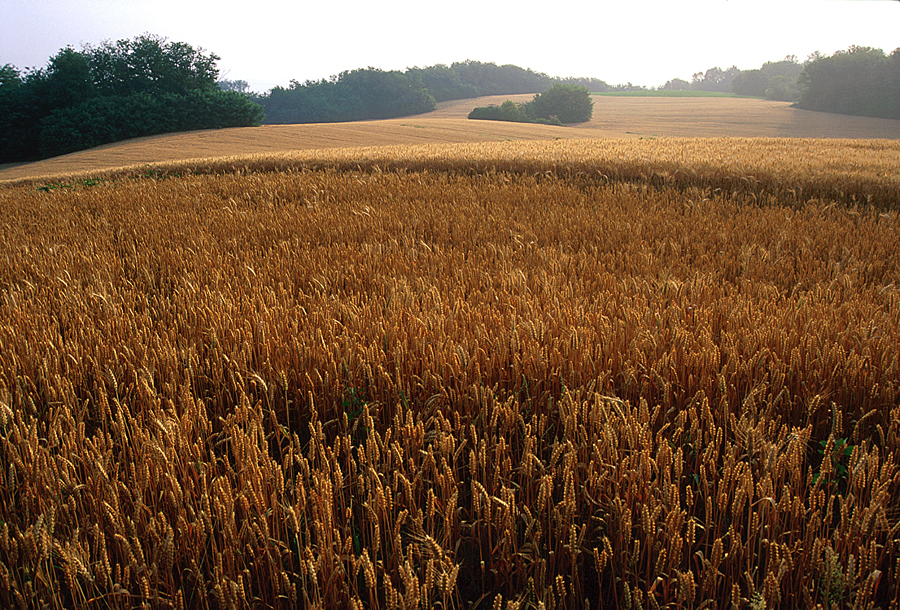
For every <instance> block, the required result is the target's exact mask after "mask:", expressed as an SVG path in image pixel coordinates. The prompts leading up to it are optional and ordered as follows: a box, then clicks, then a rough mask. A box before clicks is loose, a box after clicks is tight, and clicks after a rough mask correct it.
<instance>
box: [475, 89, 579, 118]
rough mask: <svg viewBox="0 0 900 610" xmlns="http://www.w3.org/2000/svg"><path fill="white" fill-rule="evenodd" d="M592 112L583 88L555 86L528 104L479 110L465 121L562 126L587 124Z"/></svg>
mask: <svg viewBox="0 0 900 610" xmlns="http://www.w3.org/2000/svg"><path fill="white" fill-rule="evenodd" d="M593 111H594V102H593V100H591V94H590V92H589V91H588V90H587V88H586V87H579V86H576V85H566V84H562V83H556V84H554V85H553V86H552V87H550V89H548V90H547V91H545V92H544V93H538V94H537V95H535V96H534V99H533V100H531V101H530V102H526V103H524V104H516V103H515V102H513V101H512V100H506V101H505V102H503V104H501V105H500V106H496V105H493V104H492V105H490V106H479V107H477V108H475V109H473V110H472V112H470V113H469V118H470V119H485V120H489V121H512V122H515V123H545V124H550V125H562V124H564V123H584V122H585V121H590V120H591V115H592V114H593Z"/></svg>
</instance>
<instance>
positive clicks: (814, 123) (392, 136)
mask: <svg viewBox="0 0 900 610" xmlns="http://www.w3.org/2000/svg"><path fill="white" fill-rule="evenodd" d="M532 97H533V96H532V95H512V96H488V97H482V98H477V99H469V100H456V101H452V102H444V103H441V104H439V105H438V108H437V110H435V111H434V112H430V113H427V114H422V115H418V116H413V117H405V118H400V119H390V120H384V121H361V122H353V123H324V124H310V125H263V126H261V127H240V128H233V129H219V130H211V131H199V132H188V133H177V134H166V135H161V136H150V137H146V138H138V139H135V140H130V141H126V142H117V143H114V144H109V145H106V146H100V147H97V148H94V149H91V150H85V151H80V152H76V153H72V154H68V155H63V156H61V157H56V158H52V159H45V160H43V161H38V162H36V163H26V164H20V165H13V166H6V167H4V166H0V181H4V180H16V179H21V178H36V177H49V176H57V175H61V174H72V173H77V174H84V173H89V172H97V171H102V170H104V169H106V168H109V167H121V166H133V165H141V164H148V163H149V164H153V163H164V162H177V161H182V160H184V159H199V158H208V157H222V156H233V155H237V156H243V155H248V154H281V153H285V152H289V151H296V150H319V149H331V148H349V147H356V146H397V145H432V144H452V143H457V144H459V143H477V142H504V141H515V142H524V141H530V140H557V139H584V138H593V139H596V138H615V139H640V138H673V137H677V138H694V137H704V138H707V137H715V138H721V137H728V138H750V137H754V138H755V137H759V138H776V137H781V138H784V137H788V138H830V139H889V140H891V139H892V140H897V139H900V121H895V120H888V119H873V118H866V117H853V116H846V115H838V114H830V113H825V112H810V111H806V110H799V109H796V108H791V107H790V104H789V103H787V102H770V101H767V100H759V99H748V98H650V97H630V98H629V97H604V96H594V97H593V99H594V114H593V118H592V120H591V121H589V122H587V123H583V124H579V125H572V126H568V127H554V126H549V125H535V124H523V123H504V122H499V121H470V120H467V119H466V116H467V115H468V114H469V112H470V111H471V110H472V109H473V108H474V107H476V106H485V105H488V104H501V103H502V102H503V101H504V100H506V99H507V98H509V99H513V100H516V101H518V102H526V101H529V100H530V99H531V98H532Z"/></svg>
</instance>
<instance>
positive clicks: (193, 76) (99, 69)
mask: <svg viewBox="0 0 900 610" xmlns="http://www.w3.org/2000/svg"><path fill="white" fill-rule="evenodd" d="M218 59H219V58H218V56H216V55H214V54H211V53H205V52H204V51H203V50H202V49H195V48H193V47H191V46H190V45H188V44H185V43H183V42H169V41H167V40H166V39H164V38H160V37H157V36H153V35H150V34H145V35H143V36H139V37H137V38H135V39H133V40H119V41H117V42H115V43H113V42H104V43H103V44H102V45H100V46H98V47H92V46H89V45H86V46H85V47H84V48H83V49H82V50H81V51H76V50H74V49H72V48H71V47H67V48H65V49H62V50H60V51H59V53H57V54H56V55H55V56H54V57H52V58H50V61H49V62H48V64H47V66H46V67H45V68H41V69H33V70H27V71H26V72H25V73H24V74H22V73H20V72H19V70H18V69H17V68H15V67H14V66H11V65H9V64H7V65H5V66H3V67H2V69H0V162H12V161H28V160H33V159H38V158H42V157H47V156H53V155H58V154H62V153H66V152H71V151H74V150H79V149H82V148H87V147H90V146H96V145H98V144H104V143H107V142H114V141H117V140H121V139H123V138H132V137H137V136H144V135H151V134H157V133H164V132H167V131H175V130H184V129H208V128H216V127H232V126H243V125H258V124H259V123H260V122H261V121H262V111H261V108H260V107H259V106H258V105H256V104H254V103H252V102H251V101H250V100H249V99H248V98H247V97H246V96H241V95H239V94H235V93H226V92H223V91H221V90H220V89H219V87H218V86H217V84H216V77H217V75H218V70H217V68H216V61H218Z"/></svg>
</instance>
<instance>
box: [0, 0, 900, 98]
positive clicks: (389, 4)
mask: <svg viewBox="0 0 900 610" xmlns="http://www.w3.org/2000/svg"><path fill="white" fill-rule="evenodd" d="M531 7H533V8H531ZM145 32H149V33H152V34H157V35H160V36H164V37H166V38H168V39H169V40H171V41H175V42H185V43H188V44H190V45H191V46H193V47H195V48H196V47H202V48H203V49H205V50H206V51H208V52H212V53H215V54H216V55H218V56H219V57H221V59H220V60H219V62H218V68H219V71H220V78H228V79H232V80H245V81H247V82H248V83H249V84H250V87H251V89H253V90H255V91H267V90H268V89H270V88H272V87H273V86H276V85H281V86H288V85H289V83H290V81H291V79H296V80H298V81H301V82H302V81H305V80H307V79H312V80H317V79H320V78H327V77H329V76H331V75H335V74H338V73H340V72H342V71H344V70H352V69H355V68H364V67H369V66H372V67H376V68H381V69H384V70H404V69H406V68H408V67H413V66H420V67H424V66H429V65H433V64H437V63H444V64H450V63H453V62H455V61H465V60H466V59H473V60H477V61H483V62H495V63H497V64H506V63H511V64H515V65H517V66H520V67H523V68H531V69H533V70H535V71H538V72H545V73H547V74H549V75H551V76H579V77H594V78H599V79H602V80H604V81H606V82H607V83H609V84H612V85H615V84H620V83H626V82H631V83H634V84H636V85H645V86H648V87H653V86H659V85H663V84H664V83H665V82H666V81H667V80H669V79H672V78H683V79H685V80H690V79H691V75H692V74H694V73H695V72H702V71H705V70H706V69H707V68H711V67H715V66H718V67H721V68H723V69H725V68H728V67H730V66H732V65H736V66H737V67H738V68H740V69H743V70H749V69H753V68H758V67H760V66H761V65H762V64H763V63H764V62H766V61H777V60H780V59H783V58H784V57H785V56H787V55H796V56H797V57H798V58H799V59H800V60H803V59H805V58H806V57H807V56H808V55H809V54H810V53H812V52H814V51H820V52H822V53H826V54H831V53H834V52H835V51H838V50H843V49H847V48H848V47H850V46H851V45H859V46H868V47H877V48H881V49H883V50H884V51H885V52H886V53H890V52H891V51H893V50H894V49H895V48H897V47H900V2H898V1H897V0H683V1H681V2H678V1H672V0H666V1H660V0H646V1H643V2H640V1H629V0H621V1H618V2H609V1H603V0H594V1H588V0H584V1H580V0H555V1H552V2H548V1H543V2H530V1H528V0H519V1H509V0H503V1H502V2H500V1H494V0H455V1H447V2H429V1H427V0H418V1H415V2H413V1H412V0H384V1H382V2H380V3H378V2H372V1H371V0H316V2H308V1H306V2H304V1H300V2H296V1H290V0H280V1H274V0H252V1H243V2H232V1H230V0H216V1H211V0H0V65H2V64H7V63H10V64H13V65H14V66H16V67H18V68H19V69H23V68H25V67H26V66H31V67H44V66H45V65H46V64H47V60H48V59H49V58H50V56H52V55H55V54H56V53H57V51H59V49H61V48H63V47H65V46H67V45H71V46H73V47H74V48H76V49H79V48H81V46H82V45H83V44H85V43H87V44H91V45H94V46H96V45H98V44H100V43H101V42H103V41H104V40H113V41H115V40H119V39H123V38H129V39H130V38H134V37H135V36H138V35H140V34H143V33H145Z"/></svg>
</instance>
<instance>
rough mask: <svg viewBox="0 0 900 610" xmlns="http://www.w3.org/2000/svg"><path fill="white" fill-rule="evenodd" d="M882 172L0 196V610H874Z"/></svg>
mask: <svg viewBox="0 0 900 610" xmlns="http://www.w3.org/2000/svg"><path fill="white" fill-rule="evenodd" d="M801 150H808V151H811V152H815V155H811V154H798V151H801ZM725 151H727V153H728V154H727V155H726V154H725ZM898 152H900V147H898V146H896V145H895V144H893V143H889V142H868V143H848V142H830V141H829V142H810V141H803V142H784V141H777V140H773V141H765V140H759V141H751V140H747V141H733V142H715V143H710V142H707V143H706V146H705V147H704V144H703V142H700V141H659V142H656V141H651V142H643V143H640V144H639V143H622V142H619V143H615V144H611V143H610V144H609V145H608V146H607V145H606V144H604V143H597V142H593V143H591V142H581V141H577V142H568V143H555V142H551V143H544V144H528V145H522V146H520V147H518V148H513V147H508V146H505V145H490V146H488V145H484V146H478V147H472V146H461V147H450V148H407V149H385V150H375V149H371V150H363V151H360V150H357V151H344V152H341V151H339V152H333V153H330V156H325V155H324V154H321V153H317V154H310V155H308V156H306V157H302V158H301V157H278V158H275V157H272V158H253V159H244V160H240V161H238V160H231V159H225V160H222V159H220V160H214V161H209V162H204V163H195V164H193V165H190V166H181V167H180V168H175V167H170V168H168V169H165V171H164V172H163V173H160V174H157V175H153V176H141V175H135V174H127V173H120V174H115V175H113V174H110V175H108V176H107V178H106V180H107V182H103V183H99V184H94V183H91V184H83V183H82V184H73V185H72V186H71V188H48V189H43V190H41V189H36V188H35V185H34V184H29V183H20V184H16V185H6V186H4V187H3V188H2V189H0V204H2V205H3V208H4V210H5V211H6V214H7V215H6V218H5V220H4V222H3V226H2V237H0V240H2V245H0V248H2V249H0V452H2V455H3V464H4V468H3V469H2V472H0V495H2V501H0V507H2V508H0V520H2V523H0V600H2V602H3V603H4V604H5V605H8V606H13V607H15V606H19V607H28V606H33V605H49V606H51V607H54V606H55V607H71V606H89V605H101V604H102V605H108V606H112V607H131V606H134V605H150V606H158V607H247V606H250V607H294V606H296V605H298V604H302V605H306V606H340V607H351V606H353V607H371V608H377V607H385V608H400V607H404V608H408V607H426V606H435V605H441V606H442V607H445V608H447V607H462V606H465V605H467V604H476V603H479V604H482V605H491V606H496V607H509V608H515V607H518V608H525V607H543V608H563V607H566V608H569V607H582V606H585V605H590V606H591V607H598V606H603V607H619V606H625V607H629V606H631V607H651V608H652V607H665V606H669V607H679V606H680V607H694V606H698V605H700V604H703V603H704V602H708V601H710V602H715V603H716V604H717V605H718V606H725V605H727V604H733V605H736V606H738V607H761V606H762V605H763V604H764V605H765V607H779V606H788V605H793V604H794V603H796V602H797V600H804V601H803V602H802V603H806V604H807V605H810V606H815V605H816V604H821V605H828V604H831V605H835V604H859V605H861V606H866V605H868V604H869V603H872V604H875V605H880V606H887V605H889V604H890V603H898V601H900V587H898V578H900V573H898V571H897V570H898V566H897V562H896V561H895V560H894V557H896V555H897V554H898V553H900V548H898V536H897V532H898V528H900V526H898V517H900V515H898V512H897V510H896V508H895V507H896V506H897V503H898V501H900V470H898V465H900V464H898V455H900V407H898V406H897V405H898V402H900V347H898V346H900V291H898V286H900V257H898V256H897V254H896V253H897V252H898V246H900V220H898V217H897V214H896V212H895V211H894V208H895V206H896V203H895V202H896V201H898V200H900V184H898V182H900V176H898V174H897V172H896V169H895V168H896V167H897V166H898V165H897V163H896V160H897V156H898ZM891 163H893V165H891ZM161 171H162V169H161ZM175 171H179V172H181V173H183V175H182V176H180V177H174V176H173V175H172V172H175ZM166 172H167V173H166ZM751 176H752V178H753V179H752V180H751V179H750V177H751ZM585 600H587V601H585ZM504 602H505V603H504Z"/></svg>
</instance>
